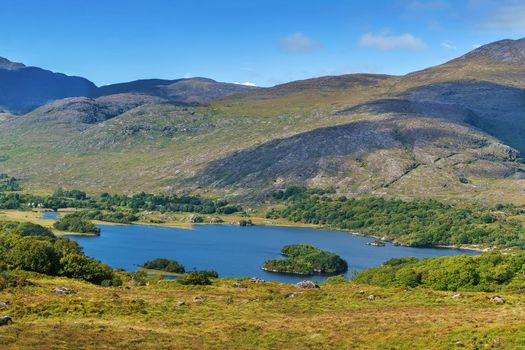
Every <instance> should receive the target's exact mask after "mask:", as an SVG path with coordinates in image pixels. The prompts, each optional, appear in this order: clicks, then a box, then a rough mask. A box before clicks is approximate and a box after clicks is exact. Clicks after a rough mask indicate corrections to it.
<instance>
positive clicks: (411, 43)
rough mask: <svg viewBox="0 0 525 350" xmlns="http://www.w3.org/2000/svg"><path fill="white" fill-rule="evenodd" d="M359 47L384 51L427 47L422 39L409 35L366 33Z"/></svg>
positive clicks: (360, 40)
mask: <svg viewBox="0 0 525 350" xmlns="http://www.w3.org/2000/svg"><path fill="white" fill-rule="evenodd" d="M359 45H361V46H363V47H375V48H379V49H382V50H392V49H422V48H424V47H425V43H424V42H423V41H422V40H421V39H419V38H417V37H415V36H413V35H412V34H409V33H406V34H401V35H388V34H377V35H376V34H373V33H366V34H364V35H363V36H361V39H359Z"/></svg>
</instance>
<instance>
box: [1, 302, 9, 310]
mask: <svg viewBox="0 0 525 350" xmlns="http://www.w3.org/2000/svg"><path fill="white" fill-rule="evenodd" d="M8 306H9V304H8V303H7V302H5V301H0V310H1V309H5V308H7V307H8Z"/></svg>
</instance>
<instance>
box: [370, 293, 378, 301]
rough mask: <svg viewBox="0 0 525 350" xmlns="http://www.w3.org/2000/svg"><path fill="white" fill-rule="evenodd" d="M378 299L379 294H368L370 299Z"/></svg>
mask: <svg viewBox="0 0 525 350" xmlns="http://www.w3.org/2000/svg"><path fill="white" fill-rule="evenodd" d="M376 299H379V296H377V295H374V294H370V295H369V296H368V300H376Z"/></svg>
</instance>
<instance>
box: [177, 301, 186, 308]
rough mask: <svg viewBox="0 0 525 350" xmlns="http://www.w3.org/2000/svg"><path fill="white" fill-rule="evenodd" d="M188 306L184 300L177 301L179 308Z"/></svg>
mask: <svg viewBox="0 0 525 350" xmlns="http://www.w3.org/2000/svg"><path fill="white" fill-rule="evenodd" d="M185 304H186V302H185V301H184V300H179V301H177V306H179V307H180V306H184V305H185Z"/></svg>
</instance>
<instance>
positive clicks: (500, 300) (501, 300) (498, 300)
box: [490, 295, 506, 304]
mask: <svg viewBox="0 0 525 350" xmlns="http://www.w3.org/2000/svg"><path fill="white" fill-rule="evenodd" d="M490 301H492V302H493V303H494V304H505V302H506V300H505V298H503V297H500V296H499V295H495V296H493V297H492V298H490Z"/></svg>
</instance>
